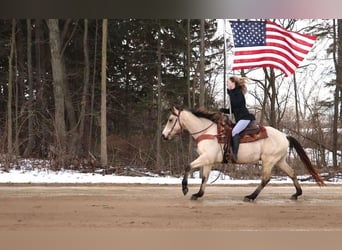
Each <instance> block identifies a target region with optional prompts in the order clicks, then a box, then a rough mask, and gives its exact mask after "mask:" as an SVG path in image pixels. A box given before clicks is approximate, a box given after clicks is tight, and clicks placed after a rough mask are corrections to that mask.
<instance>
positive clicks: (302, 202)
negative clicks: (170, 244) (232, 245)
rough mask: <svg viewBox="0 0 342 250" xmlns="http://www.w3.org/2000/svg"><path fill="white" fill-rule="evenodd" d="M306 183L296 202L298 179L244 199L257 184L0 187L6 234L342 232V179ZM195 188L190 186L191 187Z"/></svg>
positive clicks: (1, 228) (0, 220)
mask: <svg viewBox="0 0 342 250" xmlns="http://www.w3.org/2000/svg"><path fill="white" fill-rule="evenodd" d="M302 187H303V196H302V197H300V198H299V200H298V201H292V200H290V199H289V197H290V196H291V194H292V193H293V192H294V188H293V187H292V186H272V185H270V186H267V187H266V188H265V189H264V191H263V192H262V193H261V194H260V196H259V197H258V199H257V201H255V202H254V203H246V202H243V201H242V199H243V196H244V195H247V194H249V193H251V192H252V191H253V190H254V188H255V186H254V185H253V186H208V187H207V190H206V194H205V196H204V198H203V199H200V200H197V201H191V200H189V198H190V195H188V196H186V197H184V196H183V194H182V192H181V187H180V186H174V185H171V186H157V185H150V186H149V185H105V186H0V235H2V236H3V235H4V234H3V233H4V232H7V234H8V233H10V235H11V233H18V232H19V233H20V232H21V233H23V232H24V233H25V235H27V233H28V235H29V233H30V232H37V231H39V232H45V233H46V232H55V231H58V232H63V231H65V230H74V231H78V232H84V231H92V230H93V231H94V230H95V231H107V232H109V231H110V232H113V231H114V232H117V231H122V230H128V231H132V230H133V231H137V230H138V231H143V232H149V231H151V230H152V231H156V230H157V231H168V232H172V231H195V232H200V231H226V232H228V231H229V232H237V231H341V230H342V186H340V185H338V186H337V185H336V186H335V185H330V186H327V187H323V188H319V187H317V186H313V185H303V186H302ZM197 189H198V186H190V193H193V192H195V191H197ZM92 235H93V234H92ZM3 237H4V236H3ZM6 237H7V236H6ZM108 237H111V236H110V235H108ZM0 238H1V236H0ZM6 239H7V238H6ZM30 239H32V238H30ZM30 239H28V240H30ZM24 242H25V241H24ZM18 244H19V243H18ZM23 244H24V243H23ZM20 246H21V245H19V248H18V249H21V248H20ZM1 249H2V248H1ZM5 249H7V248H5ZM8 249H15V248H12V247H11V248H8ZM22 249H24V248H22Z"/></svg>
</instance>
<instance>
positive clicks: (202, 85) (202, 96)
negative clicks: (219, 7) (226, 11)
mask: <svg viewBox="0 0 342 250" xmlns="http://www.w3.org/2000/svg"><path fill="white" fill-rule="evenodd" d="M204 24H205V22H204V19H201V24H200V39H201V42H200V97H199V106H200V108H204V103H205V100H204V99H205V83H204V67H205V65H204V53H205V48H204V39H205V37H204Z"/></svg>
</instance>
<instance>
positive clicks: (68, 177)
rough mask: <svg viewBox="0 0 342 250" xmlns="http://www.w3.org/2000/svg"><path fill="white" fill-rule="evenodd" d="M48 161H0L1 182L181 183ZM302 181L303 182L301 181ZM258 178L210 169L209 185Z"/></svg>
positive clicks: (340, 178) (283, 180) (196, 180)
mask: <svg viewBox="0 0 342 250" xmlns="http://www.w3.org/2000/svg"><path fill="white" fill-rule="evenodd" d="M48 165H49V162H47V161H42V160H30V159H21V160H19V161H17V163H16V164H12V165H11V167H10V169H9V170H8V171H4V169H3V166H1V164H0V184H152V185H158V184H159V185H175V184H176V185H181V183H182V178H183V177H182V176H181V177H175V176H169V175H163V176H160V175H157V174H155V173H151V172H148V171H147V170H144V169H134V168H127V170H129V172H133V173H136V174H138V175H139V176H126V175H116V174H106V175H105V174H102V173H103V171H101V170H97V171H95V173H82V172H80V171H76V170H60V171H52V170H49V168H48V167H47V166H48ZM308 177H309V176H308V175H305V176H298V179H299V181H300V182H305V183H314V182H313V180H311V179H310V178H308ZM301 180H303V181H301ZM201 181H202V180H201V178H200V177H199V171H195V172H194V173H193V174H192V176H191V177H189V179H188V183H189V184H201ZM259 183H260V180H259V179H254V180H248V179H247V180H239V179H233V178H231V177H230V176H228V175H226V174H224V173H222V172H220V171H218V170H213V171H211V173H210V176H209V180H208V184H215V185H217V184H218V185H248V184H259ZM270 183H273V184H289V183H290V184H291V183H292V180H291V179H290V178H288V177H284V176H278V177H277V176H275V177H272V179H271V181H270ZM329 183H342V174H341V173H337V175H336V176H335V177H333V178H331V179H329Z"/></svg>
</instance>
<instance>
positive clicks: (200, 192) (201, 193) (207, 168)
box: [191, 166, 212, 200]
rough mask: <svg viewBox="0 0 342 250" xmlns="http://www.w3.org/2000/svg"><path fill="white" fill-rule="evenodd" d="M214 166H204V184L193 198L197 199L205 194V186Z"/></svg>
mask: <svg viewBox="0 0 342 250" xmlns="http://www.w3.org/2000/svg"><path fill="white" fill-rule="evenodd" d="M211 168H212V166H205V167H203V176H202V184H201V187H200V189H199V191H198V192H197V193H195V194H193V195H192V196H191V200H197V199H198V198H200V197H202V196H203V195H204V191H205V187H206V185H207V181H208V179H209V173H210V171H211Z"/></svg>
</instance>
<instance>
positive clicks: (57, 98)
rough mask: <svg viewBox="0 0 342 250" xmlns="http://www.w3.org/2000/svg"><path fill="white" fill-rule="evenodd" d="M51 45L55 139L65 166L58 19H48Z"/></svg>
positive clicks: (61, 161)
mask: <svg viewBox="0 0 342 250" xmlns="http://www.w3.org/2000/svg"><path fill="white" fill-rule="evenodd" d="M47 25H48V27H49V43H50V51H51V66H52V76H53V90H54V103H55V121H54V127H55V139H56V154H57V163H59V164H64V157H63V156H64V154H65V152H66V128H65V120H64V115H65V113H64V109H65V108H64V102H65V98H64V91H63V85H64V82H63V81H64V67H63V62H62V55H61V52H62V51H61V43H60V30H59V26H58V19H48V20H47Z"/></svg>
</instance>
